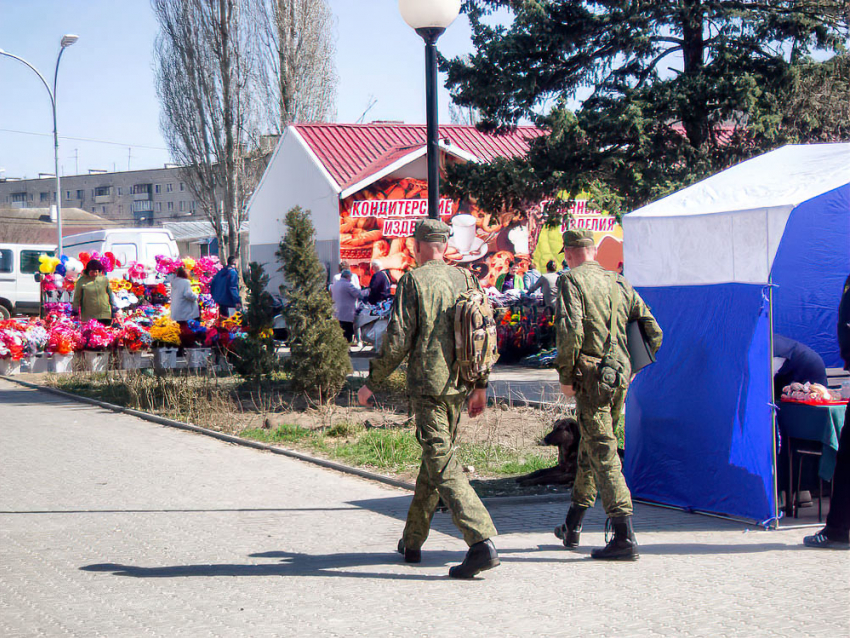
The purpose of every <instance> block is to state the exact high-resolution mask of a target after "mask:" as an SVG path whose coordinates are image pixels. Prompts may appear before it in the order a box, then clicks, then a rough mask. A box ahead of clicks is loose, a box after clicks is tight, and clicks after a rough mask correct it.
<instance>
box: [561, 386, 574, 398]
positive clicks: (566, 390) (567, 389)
mask: <svg viewBox="0 0 850 638" xmlns="http://www.w3.org/2000/svg"><path fill="white" fill-rule="evenodd" d="M561 393H562V394H563V395H564V396H565V397H567V398H568V399H569V398H570V397H574V396H575V395H576V391H575V389H574V388H573V386H571V385H564V384H563V383H562V384H561Z"/></svg>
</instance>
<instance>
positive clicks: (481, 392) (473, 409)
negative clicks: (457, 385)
mask: <svg viewBox="0 0 850 638" xmlns="http://www.w3.org/2000/svg"><path fill="white" fill-rule="evenodd" d="M486 407H487V390H485V389H483V388H478V389H476V390H473V391H472V394H470V395H469V403H468V404H467V406H466V411H467V413H468V414H469V416H470V418H473V419H474V418H475V417H477V416H480V415H481V414H482V413H483V412H484V408H486Z"/></svg>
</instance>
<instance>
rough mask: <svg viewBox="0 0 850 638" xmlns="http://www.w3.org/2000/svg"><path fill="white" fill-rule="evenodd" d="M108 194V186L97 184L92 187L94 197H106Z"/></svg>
mask: <svg viewBox="0 0 850 638" xmlns="http://www.w3.org/2000/svg"><path fill="white" fill-rule="evenodd" d="M107 195H109V186H98V187H97V188H95V189H94V196H95V197H106V196H107Z"/></svg>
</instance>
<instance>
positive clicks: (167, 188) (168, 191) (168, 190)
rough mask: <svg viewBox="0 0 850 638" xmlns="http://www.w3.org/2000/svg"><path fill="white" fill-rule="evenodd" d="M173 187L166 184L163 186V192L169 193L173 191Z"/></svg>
mask: <svg viewBox="0 0 850 638" xmlns="http://www.w3.org/2000/svg"><path fill="white" fill-rule="evenodd" d="M173 186H174V184H166V185H165V192H166V193H170V192H171V191H172V190H173V189H172V187H173Z"/></svg>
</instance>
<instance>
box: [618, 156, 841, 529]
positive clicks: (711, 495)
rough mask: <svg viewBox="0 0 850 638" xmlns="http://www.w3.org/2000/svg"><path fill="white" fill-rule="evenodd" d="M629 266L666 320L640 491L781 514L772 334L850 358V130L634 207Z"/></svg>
mask: <svg viewBox="0 0 850 638" xmlns="http://www.w3.org/2000/svg"><path fill="white" fill-rule="evenodd" d="M623 230H624V235H625V242H624V256H625V266H626V276H627V277H628V278H629V280H630V281H631V282H632V283H633V284H634V285H635V286H636V287H637V288H638V290H639V291H640V293H641V294H642V296H643V297H644V298H645V299H646V300H647V302H648V303H649V304H650V306H652V308H653V312H654V314H655V315H656V317H657V318H658V319H659V322H660V323H661V326H662V328H663V329H664V332H665V334H664V345H663V346H662V350H661V352H660V354H659V363H658V364H656V365H654V366H651V367H650V368H648V369H647V370H646V372H644V373H642V374H641V375H640V376H639V377H638V378H637V380H636V383H635V384H634V386H633V389H632V391H631V392H630V397H629V404H628V408H627V429H626V435H627V448H628V450H629V451H628V454H627V463H626V474H627V476H628V477H629V481H630V486H631V487H632V489H633V491H634V493H635V494H636V496H638V497H643V498H647V499H649V500H655V501H659V502H663V503H669V504H672V505H677V506H681V507H686V508H691V509H699V510H705V511H710V512H716V513H722V514H728V515H734V516H740V517H744V518H749V519H757V520H759V521H763V520H770V519H772V518H774V517H775V516H776V493H775V478H774V475H775V459H774V450H773V448H774V430H773V412H772V407H771V403H772V401H773V398H772V387H771V378H772V371H771V354H772V353H771V345H770V344H771V335H772V331H773V330H775V331H776V332H777V333H781V334H783V335H785V336H788V337H791V338H792V339H795V340H797V341H801V342H803V343H805V344H806V345H808V346H810V347H812V348H813V349H814V350H815V351H816V352H818V353H819V354H820V355H821V356H822V357H823V358H824V360H825V361H826V364H827V366H837V365H839V364H840V361H839V358H838V348H837V344H836V339H835V326H836V322H837V306H838V300H839V298H840V295H841V292H842V284H843V282H844V279H845V278H846V277H847V275H848V273H850V144H821V145H808V146H786V147H783V148H780V149H778V150H776V151H773V152H771V153H767V154H765V155H762V156H760V157H757V158H754V159H752V160H749V161H747V162H743V163H742V164H739V165H737V166H735V167H733V168H730V169H728V170H726V171H723V172H722V173H719V174H717V175H715V176H713V177H710V178H708V179H706V180H704V181H702V182H699V183H698V184H695V185H693V186H691V187H689V188H686V189H683V190H682V191H679V192H677V193H675V194H673V195H670V196H669V197H666V198H664V199H661V200H659V201H657V202H654V203H652V204H650V205H648V206H645V207H643V208H641V209H639V210H636V211H634V212H632V213H630V214H628V215H626V216H625V217H624V219H623Z"/></svg>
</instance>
